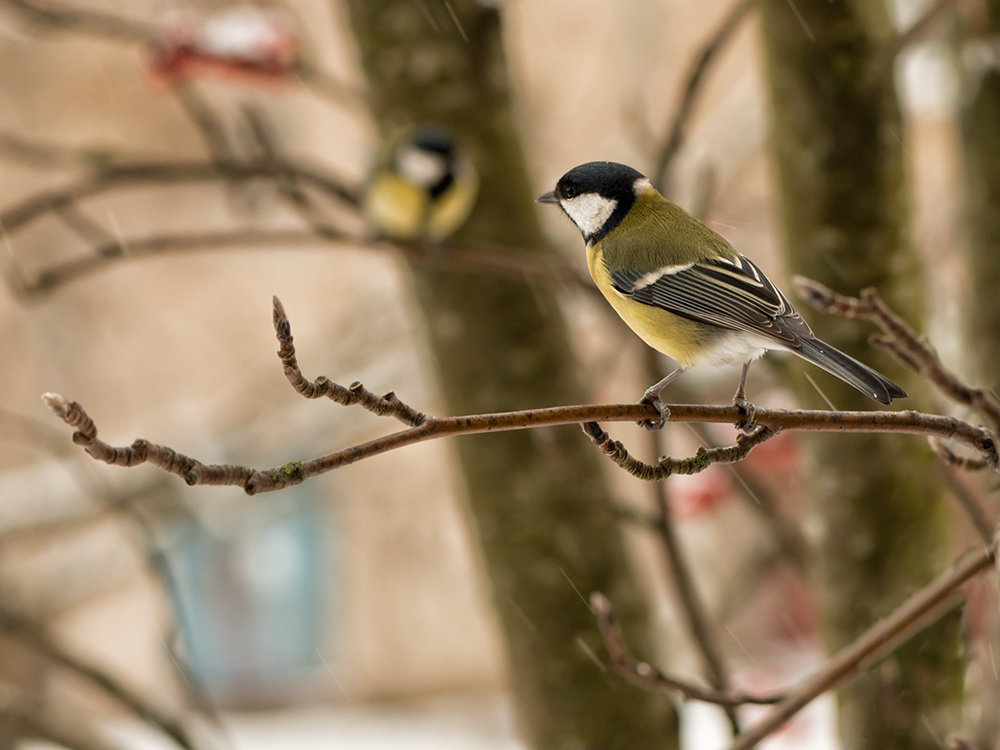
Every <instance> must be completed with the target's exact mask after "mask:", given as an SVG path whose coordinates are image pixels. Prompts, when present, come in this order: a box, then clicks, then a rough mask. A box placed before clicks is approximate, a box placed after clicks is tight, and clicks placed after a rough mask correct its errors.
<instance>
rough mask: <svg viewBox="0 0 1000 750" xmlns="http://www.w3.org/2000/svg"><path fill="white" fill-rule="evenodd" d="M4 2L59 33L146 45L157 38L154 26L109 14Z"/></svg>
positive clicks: (32, 0) (20, 0)
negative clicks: (80, 34)
mask: <svg viewBox="0 0 1000 750" xmlns="http://www.w3.org/2000/svg"><path fill="white" fill-rule="evenodd" d="M4 3H5V4H6V5H7V7H9V8H11V9H13V10H15V11H17V12H18V13H20V14H21V16H22V17H23V18H25V19H27V20H28V21H31V22H32V23H36V24H39V25H42V26H47V27H49V28H51V29H54V30H57V31H76V32H81V33H85V34H91V35H93V36H98V37H105V38H108V39H114V40H117V41H124V42H138V43H140V44H147V45H148V44H153V43H155V42H156V39H157V38H158V34H157V32H156V29H155V28H153V27H152V26H148V25H146V24H143V23H139V22H138V21H132V20H129V19H127V18H124V17H123V16H117V15H112V14H110V13H101V12H99V11H95V10H90V9H87V10H84V9H83V8H68V7H63V6H56V5H52V4H50V3H41V2H38V1H37V0H4Z"/></svg>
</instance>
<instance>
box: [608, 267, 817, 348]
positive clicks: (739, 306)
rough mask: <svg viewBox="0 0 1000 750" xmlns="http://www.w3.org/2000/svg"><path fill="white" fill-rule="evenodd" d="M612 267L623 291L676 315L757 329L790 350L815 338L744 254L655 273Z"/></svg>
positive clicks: (614, 281) (613, 277) (613, 278)
mask: <svg viewBox="0 0 1000 750" xmlns="http://www.w3.org/2000/svg"><path fill="white" fill-rule="evenodd" d="M608 270H609V272H610V274H611V282H612V284H613V285H614V287H615V289H616V290H617V291H618V292H619V293H621V294H623V295H625V296H626V297H630V298H631V299H634V300H635V301H637V302H641V303H643V304H646V305H653V306H654V307H659V308H662V309H663V310H666V311H668V312H671V313H674V314H675V315H681V316H683V317H685V318H689V319H691V320H695V321H699V322H702V323H708V324H711V325H716V326H720V327H722V328H729V329H732V330H738V331H746V332H748V333H754V334H757V335H759V336H764V337H766V338H769V339H772V340H774V341H776V342H778V343H780V344H783V345H784V346H787V347H789V348H792V349H796V348H798V347H799V342H800V341H801V340H802V339H812V338H814V336H813V332H812V331H811V330H810V329H809V326H808V325H807V324H806V322H805V321H804V320H803V319H802V317H801V316H800V315H799V313H798V311H797V310H796V309H795V307H794V305H792V303H791V302H789V301H788V299H786V297H785V295H784V294H782V293H781V291H780V290H779V289H778V288H777V287H776V286H775V285H774V284H772V283H771V281H770V279H768V278H767V276H765V275H764V272H763V271H761V270H760V269H759V268H758V267H757V266H756V265H754V264H753V263H752V262H751V261H750V260H748V259H747V258H744V257H743V256H742V255H737V256H736V257H735V258H733V259H730V258H722V257H720V258H713V259H711V260H704V261H699V262H697V263H690V264H683V265H677V266H667V267H665V268H661V269H658V270H655V271H651V272H642V271H621V270H611V269H608Z"/></svg>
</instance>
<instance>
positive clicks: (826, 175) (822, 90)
mask: <svg viewBox="0 0 1000 750" xmlns="http://www.w3.org/2000/svg"><path fill="white" fill-rule="evenodd" d="M760 8H761V13H762V30H763V36H764V44H765V55H766V59H767V78H768V85H769V87H770V94H771V104H772V128H773V133H772V140H773V148H774V153H775V157H776V165H777V178H778V186H779V189H780V193H781V198H782V204H783V214H782V221H783V224H784V230H785V235H786V243H787V247H788V252H789V259H790V260H789V266H790V268H791V269H792V270H793V271H794V272H795V273H801V274H804V275H806V276H810V277H813V278H816V279H819V280H820V281H822V282H824V283H826V284H829V285H830V286H831V287H833V288H835V289H837V290H838V291H841V292H846V293H852V294H853V293H856V292H858V291H859V290H860V289H862V288H864V287H867V286H875V287H877V288H878V289H879V291H880V292H881V293H882V295H883V296H884V297H885V298H886V299H887V300H888V301H889V302H890V303H891V304H892V305H893V306H894V307H895V309H896V310H898V311H899V312H900V313H901V314H902V315H904V316H905V317H906V318H907V319H908V320H909V321H910V322H912V323H913V324H914V325H915V326H916V327H917V329H918V330H919V328H920V325H921V317H922V312H923V311H922V305H921V300H922V297H923V285H922V282H921V277H920V272H919V267H918V264H917V258H916V254H915V253H914V252H913V251H912V249H911V247H910V246H909V243H908V241H907V223H908V208H907V199H908V196H907V193H906V189H905V180H904V172H905V165H904V151H903V146H902V143H901V138H902V136H903V125H902V119H901V115H900V112H899V108H898V104H897V101H896V96H895V92H894V89H893V69H892V60H891V59H887V58H886V57H885V54H886V53H885V50H886V43H887V42H889V41H890V40H891V39H892V37H893V29H892V27H891V24H890V23H889V19H888V15H887V13H886V8H885V6H884V5H883V4H882V3H881V2H875V3H871V2H868V0H853V1H852V2H839V3H829V2H810V3H805V2H795V3H794V4H793V3H789V2H788V0H763V1H762V3H761V5H760ZM994 294H995V292H994ZM807 315H808V311H807ZM813 318H814V322H815V323H816V326H815V327H816V328H817V329H818V330H819V332H820V336H821V338H823V339H827V340H829V341H830V342H831V343H832V344H834V345H835V346H837V347H839V348H841V349H843V350H844V351H846V352H848V353H849V354H852V355H855V356H857V357H859V358H860V359H862V360H867V361H869V362H870V363H871V364H872V365H874V366H876V367H878V368H880V369H883V370H886V371H888V372H889V374H891V376H892V377H893V378H894V379H899V380H901V381H902V383H903V385H904V387H906V388H907V390H908V391H909V392H910V393H911V394H915V393H916V394H917V395H918V397H919V391H920V387H919V384H917V383H915V382H912V381H910V382H907V381H906V380H905V379H902V378H900V377H899V376H900V374H901V373H900V368H899V367H897V366H893V364H892V363H891V362H890V361H889V360H888V358H887V357H886V356H884V355H881V354H878V353H877V352H876V351H875V350H873V349H872V348H871V347H870V346H868V345H867V343H866V337H867V336H868V334H869V333H870V330H869V329H868V328H866V327H865V326H863V325H861V324H858V323H856V322H844V321H836V320H834V319H833V318H824V319H822V320H815V316H813ZM796 369H797V370H800V369H804V368H796ZM809 375H810V376H811V377H813V378H815V379H816V381H817V382H818V383H820V386H821V388H822V390H823V392H824V393H825V394H826V395H827V396H828V397H829V398H830V400H831V401H832V402H833V403H834V404H835V405H836V406H837V407H838V408H843V409H870V408H874V407H876V404H874V402H872V401H870V400H868V399H866V398H865V397H864V396H863V395H862V394H859V393H857V392H856V391H854V389H852V388H850V387H848V386H846V385H844V384H842V383H840V382H839V381H835V380H834V379H832V378H827V377H824V375H823V374H822V373H818V372H817V371H816V370H815V369H811V370H809ZM798 377H799V379H800V382H801V380H802V378H803V377H804V374H803V375H799V376H798ZM799 393H800V395H801V396H802V397H803V399H804V400H805V399H808V402H807V403H816V404H817V405H819V404H821V403H822V402H820V401H819V399H818V397H817V395H816V393H815V392H814V391H812V390H811V388H808V387H806V386H805V385H804V384H803V385H802V388H801V389H800V391H799ZM911 404H912V405H913V407H918V406H919V401H917V399H913V400H912V401H911ZM808 444H809V446H810V447H811V449H812V452H811V455H810V456H809V458H808V461H807V471H809V472H810V475H811V478H812V482H811V498H810V501H811V503H812V507H811V512H812V513H813V514H814V516H815V517H816V518H817V519H819V521H820V529H821V536H820V539H819V549H818V550H817V552H818V555H817V561H816V562H817V565H816V572H817V575H818V583H819V589H820V598H821V601H822V605H823V610H824V611H823V617H824V626H825V629H826V634H827V640H828V643H829V647H830V648H831V649H836V648H838V647H840V646H842V645H844V644H845V643H846V642H848V641H849V640H851V639H852V638H853V637H855V636H856V635H857V634H858V633H860V632H861V631H862V630H864V629H865V628H866V627H867V626H869V625H870V624H871V623H873V622H874V621H875V620H876V619H877V618H879V617H881V616H883V615H885V614H886V613H888V612H889V611H890V610H892V609H893V608H894V607H895V606H896V605H897V604H898V603H899V602H900V601H901V600H902V599H903V598H904V597H905V596H906V595H907V594H908V593H910V592H911V591H912V590H913V588H914V587H915V586H917V585H919V584H921V583H923V582H925V581H927V580H930V578H931V577H932V576H933V575H934V574H935V573H936V572H937V571H939V570H940V569H941V568H942V567H944V566H945V565H946V564H947V559H948V558H947V553H948V542H949V538H950V533H949V529H950V523H949V512H948V508H947V507H946V506H945V504H944V503H943V501H942V498H941V495H940V492H939V490H937V489H936V488H937V487H938V481H937V478H936V475H935V473H934V459H933V458H932V457H931V455H930V453H929V451H928V449H927V447H926V445H924V444H923V443H922V441H919V440H910V439H907V438H899V437H895V436H894V437H884V436H875V435H863V436H857V437H848V436H836V437H828V438H825V439H824V438H821V437H820V436H810V438H809V441H808ZM960 645H961V644H960V638H959V619H958V615H957V613H956V614H955V615H954V616H949V617H946V618H945V619H944V620H942V621H941V622H939V623H938V624H936V625H934V626H933V627H931V628H929V629H928V630H927V631H925V632H924V633H923V634H922V635H921V636H919V637H918V638H916V639H915V640H914V641H912V642H911V643H910V644H909V645H907V646H905V647H904V648H902V649H901V650H899V651H897V652H896V653H895V654H894V655H893V656H892V657H891V658H890V659H888V660H887V661H885V662H884V663H882V664H881V665H880V666H879V667H877V668H876V669H874V670H871V671H870V672H867V673H865V674H862V675H860V676H859V677H858V678H857V679H855V680H854V681H853V682H852V683H851V684H850V685H848V686H847V687H846V688H845V689H844V690H843V691H841V692H840V693H839V704H840V726H841V732H842V736H843V740H844V746H845V747H849V748H852V750H859V749H861V748H871V749H872V750H894V749H896V748H898V749H900V750H902V749H903V748H906V749H907V750H912V749H913V748H928V750H931V749H932V748H938V747H940V742H941V740H940V739H938V738H940V737H944V736H946V735H947V733H948V732H949V731H953V730H954V729H955V727H956V726H957V720H958V709H959V707H960V705H961V699H962V681H963V671H964V668H963V662H962V660H961V652H960ZM935 733H936V736H935Z"/></svg>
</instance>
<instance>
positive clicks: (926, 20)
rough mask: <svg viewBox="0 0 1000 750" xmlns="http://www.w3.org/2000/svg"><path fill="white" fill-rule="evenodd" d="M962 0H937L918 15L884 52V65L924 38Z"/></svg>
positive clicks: (889, 63)
mask: <svg viewBox="0 0 1000 750" xmlns="http://www.w3.org/2000/svg"><path fill="white" fill-rule="evenodd" d="M959 2H960V0H937V1H936V2H934V3H931V5H930V6H928V7H927V8H926V9H925V10H924V12H923V13H921V14H920V15H919V16H917V17H916V18H915V19H914V20H913V21H912V22H911V23H910V25H909V26H907V27H906V28H905V29H903V30H902V31H900V32H899V33H898V34H897V35H896V36H895V38H894V39H893V40H892V42H890V43H889V44H888V45H887V46H886V48H885V51H884V53H883V60H882V64H883V65H891V64H892V61H893V60H894V59H895V58H896V57H898V56H899V54H900V53H901V52H902V51H903V50H905V49H906V48H907V47H909V46H910V45H911V44H914V43H915V42H919V41H920V40H921V39H923V37H924V35H925V34H926V33H927V31H928V30H929V29H930V28H932V27H933V26H934V24H935V23H937V22H938V21H940V20H941V19H942V18H943V17H944V16H945V14H946V13H947V12H948V11H949V10H952V9H953V8H954V7H955V6H957V5H958V4H959Z"/></svg>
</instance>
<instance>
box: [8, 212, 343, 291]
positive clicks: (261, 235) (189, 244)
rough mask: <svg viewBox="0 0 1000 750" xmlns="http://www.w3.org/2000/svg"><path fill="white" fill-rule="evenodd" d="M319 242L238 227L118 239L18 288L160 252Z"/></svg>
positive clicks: (288, 232) (303, 234)
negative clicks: (224, 229)
mask: <svg viewBox="0 0 1000 750" xmlns="http://www.w3.org/2000/svg"><path fill="white" fill-rule="evenodd" d="M343 239H344V241H349V240H350V239H351V238H350V237H346V236H345V237H344V238H343ZM320 241H321V240H320V238H318V237H317V236H316V235H315V234H314V233H313V232H310V231H303V230H301V229H237V230H231V231H221V232H191V233H182V234H164V235H154V236H152V237H137V238H135V239H122V240H117V239H116V240H112V241H110V242H108V243H105V244H101V245H97V246H95V247H94V248H93V249H92V251H91V253H90V254H89V255H83V256H78V257H73V258H68V259H66V260H63V261H58V262H56V263H53V264H52V265H50V266H48V267H46V268H45V269H43V270H42V271H41V272H40V273H38V274H37V275H36V276H35V277H34V278H32V279H30V280H29V279H24V280H23V281H22V282H21V284H20V285H19V288H18V289H17V291H18V292H19V293H20V294H21V295H22V296H25V297H31V296H34V295H43V294H48V293H49V292H51V291H53V290H54V289H55V288H56V287H59V286H62V285H63V284H66V283H68V282H70V281H74V280H75V279H78V278H80V277H82V276H86V275H87V274H91V273H96V272H97V271H101V270H103V269H104V268H105V267H106V266H108V265H110V264H112V263H117V262H120V261H122V260H137V259H139V258H145V257H150V256H153V255H158V254H160V253H167V252H195V251H199V250H234V249H235V250H251V249H267V250H273V249H275V248H280V247H286V246H288V245H315V244H316V243H318V242H320Z"/></svg>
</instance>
